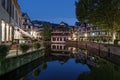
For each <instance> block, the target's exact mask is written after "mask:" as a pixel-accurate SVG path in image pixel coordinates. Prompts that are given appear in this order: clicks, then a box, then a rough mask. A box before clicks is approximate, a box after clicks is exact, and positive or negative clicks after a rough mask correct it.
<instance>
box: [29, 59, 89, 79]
mask: <svg viewBox="0 0 120 80" xmlns="http://www.w3.org/2000/svg"><path fill="white" fill-rule="evenodd" d="M41 68H42V65H40V66H39V67H38V69H41ZM84 72H90V69H89V67H88V66H87V65H83V64H80V63H78V64H76V63H75V60H74V59H69V60H68V61H67V63H65V64H63V65H61V63H60V62H59V61H58V60H55V61H50V62H47V68H46V69H45V70H42V69H41V72H40V74H39V75H38V76H37V77H34V76H33V75H32V74H33V73H34V72H33V71H32V72H30V73H29V74H28V75H27V77H28V79H29V80H76V79H77V77H78V76H79V74H82V73H84Z"/></svg>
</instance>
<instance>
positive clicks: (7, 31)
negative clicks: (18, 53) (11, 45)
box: [6, 24, 9, 41]
mask: <svg viewBox="0 0 120 80" xmlns="http://www.w3.org/2000/svg"><path fill="white" fill-rule="evenodd" d="M6 40H7V41H9V25H8V24H7V25H6Z"/></svg>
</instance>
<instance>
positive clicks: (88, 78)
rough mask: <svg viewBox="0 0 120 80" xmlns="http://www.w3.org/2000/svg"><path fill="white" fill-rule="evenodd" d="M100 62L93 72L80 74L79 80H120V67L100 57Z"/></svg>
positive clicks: (92, 69) (93, 68)
mask: <svg viewBox="0 0 120 80" xmlns="http://www.w3.org/2000/svg"><path fill="white" fill-rule="evenodd" d="M99 60H100V61H99V64H98V65H97V66H95V67H92V68H91V72H89V73H83V74H80V75H79V77H78V80H120V67H119V66H118V65H114V64H112V63H110V62H107V61H106V60H103V59H99Z"/></svg>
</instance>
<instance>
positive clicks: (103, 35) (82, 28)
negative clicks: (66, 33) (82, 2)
mask: <svg viewBox="0 0 120 80" xmlns="http://www.w3.org/2000/svg"><path fill="white" fill-rule="evenodd" d="M75 27H76V29H77V32H78V37H79V40H80V41H82V40H88V41H99V40H101V41H105V40H107V39H110V40H112V37H111V36H112V35H111V33H108V32H107V31H106V30H101V29H98V27H94V26H92V25H91V24H86V23H81V22H76V24H75Z"/></svg>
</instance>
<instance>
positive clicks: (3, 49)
mask: <svg viewBox="0 0 120 80" xmlns="http://www.w3.org/2000/svg"><path fill="white" fill-rule="evenodd" d="M8 52H9V46H7V45H0V56H6V55H7V53H8Z"/></svg>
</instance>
